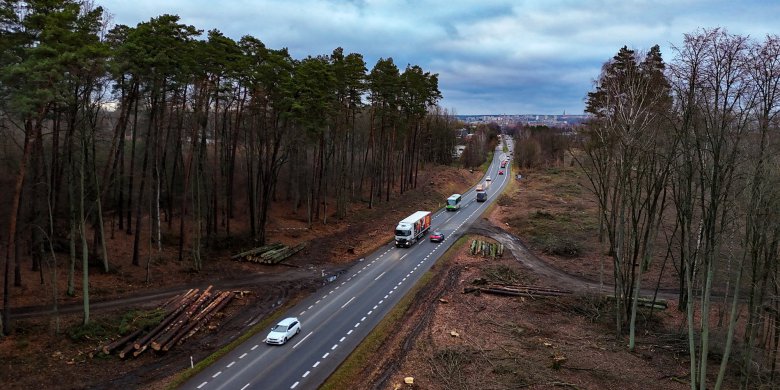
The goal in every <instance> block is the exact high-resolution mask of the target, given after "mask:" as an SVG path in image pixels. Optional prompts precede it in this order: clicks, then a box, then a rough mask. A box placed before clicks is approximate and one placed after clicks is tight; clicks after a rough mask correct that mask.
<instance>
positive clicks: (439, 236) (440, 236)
mask: <svg viewBox="0 0 780 390" xmlns="http://www.w3.org/2000/svg"><path fill="white" fill-rule="evenodd" d="M442 241H444V233H442V232H439V231H435V232H433V233H431V242H442Z"/></svg>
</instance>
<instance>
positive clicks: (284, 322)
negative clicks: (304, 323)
mask: <svg viewBox="0 0 780 390" xmlns="http://www.w3.org/2000/svg"><path fill="white" fill-rule="evenodd" d="M293 322H298V319H297V318H295V317H287V318H285V319H283V320H281V321H279V324H278V325H282V326H284V325H290V324H292V323H293Z"/></svg>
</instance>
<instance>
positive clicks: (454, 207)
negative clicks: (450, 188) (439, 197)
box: [447, 194, 463, 211]
mask: <svg viewBox="0 0 780 390" xmlns="http://www.w3.org/2000/svg"><path fill="white" fill-rule="evenodd" d="M462 199H463V197H462V196H461V195H460V194H452V196H450V197H449V198H447V211H450V210H451V211H458V210H460V201H461V200H462Z"/></svg>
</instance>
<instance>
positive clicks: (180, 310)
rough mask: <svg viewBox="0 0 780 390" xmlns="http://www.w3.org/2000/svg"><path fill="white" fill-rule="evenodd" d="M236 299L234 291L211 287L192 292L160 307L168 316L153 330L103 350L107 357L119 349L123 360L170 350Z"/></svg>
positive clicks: (138, 331)
mask: <svg viewBox="0 0 780 390" xmlns="http://www.w3.org/2000/svg"><path fill="white" fill-rule="evenodd" d="M234 296H235V293H233V292H232V291H221V292H219V291H216V292H215V291H212V286H209V287H208V288H206V289H205V290H203V291H202V292H201V291H200V290H198V289H191V290H189V291H187V292H186V293H184V294H181V295H179V296H177V297H175V298H174V299H171V300H170V301H168V302H166V303H165V304H163V305H162V306H161V307H160V310H162V311H163V312H164V313H165V317H164V318H163V319H162V321H160V323H159V324H157V326H155V327H154V328H153V329H151V330H148V331H147V329H144V328H140V329H138V330H136V331H135V332H132V333H130V334H128V335H127V336H124V337H122V338H120V339H118V340H116V341H114V342H111V343H109V344H106V345H104V346H103V347H102V348H101V349H100V350H101V351H102V352H103V353H104V354H110V353H111V352H112V351H115V350H119V357H120V358H122V359H124V358H125V357H126V356H128V355H129V354H131V353H132V355H133V356H138V355H140V354H142V353H143V352H144V351H146V350H147V349H149V347H151V348H152V349H153V350H155V351H168V350H170V349H171V348H172V347H173V346H174V345H176V344H181V343H182V342H184V341H185V340H186V339H187V338H189V337H191V336H193V335H194V334H195V333H196V332H197V331H198V330H200V329H201V328H202V327H203V326H204V325H205V324H207V323H208V322H209V321H210V320H211V318H212V317H213V316H214V315H215V314H216V313H218V312H219V311H220V310H222V309H223V308H224V307H225V306H226V305H227V304H228V303H229V302H230V300H231V299H233V297H234ZM120 348H121V350H120Z"/></svg>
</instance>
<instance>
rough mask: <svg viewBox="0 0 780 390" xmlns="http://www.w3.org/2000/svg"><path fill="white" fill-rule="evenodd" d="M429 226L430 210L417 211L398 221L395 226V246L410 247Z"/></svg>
mask: <svg viewBox="0 0 780 390" xmlns="http://www.w3.org/2000/svg"><path fill="white" fill-rule="evenodd" d="M430 228H431V212H430V211H418V212H416V213H414V214H412V215H410V216H408V217H406V218H404V219H403V220H402V221H401V222H398V226H396V227H395V246H396V247H398V248H400V247H402V246H405V247H407V248H409V247H411V246H412V245H414V243H416V242H417V241H419V240H420V238H422V237H423V236H424V235H425V233H426V232H427V231H428V229H430Z"/></svg>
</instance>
